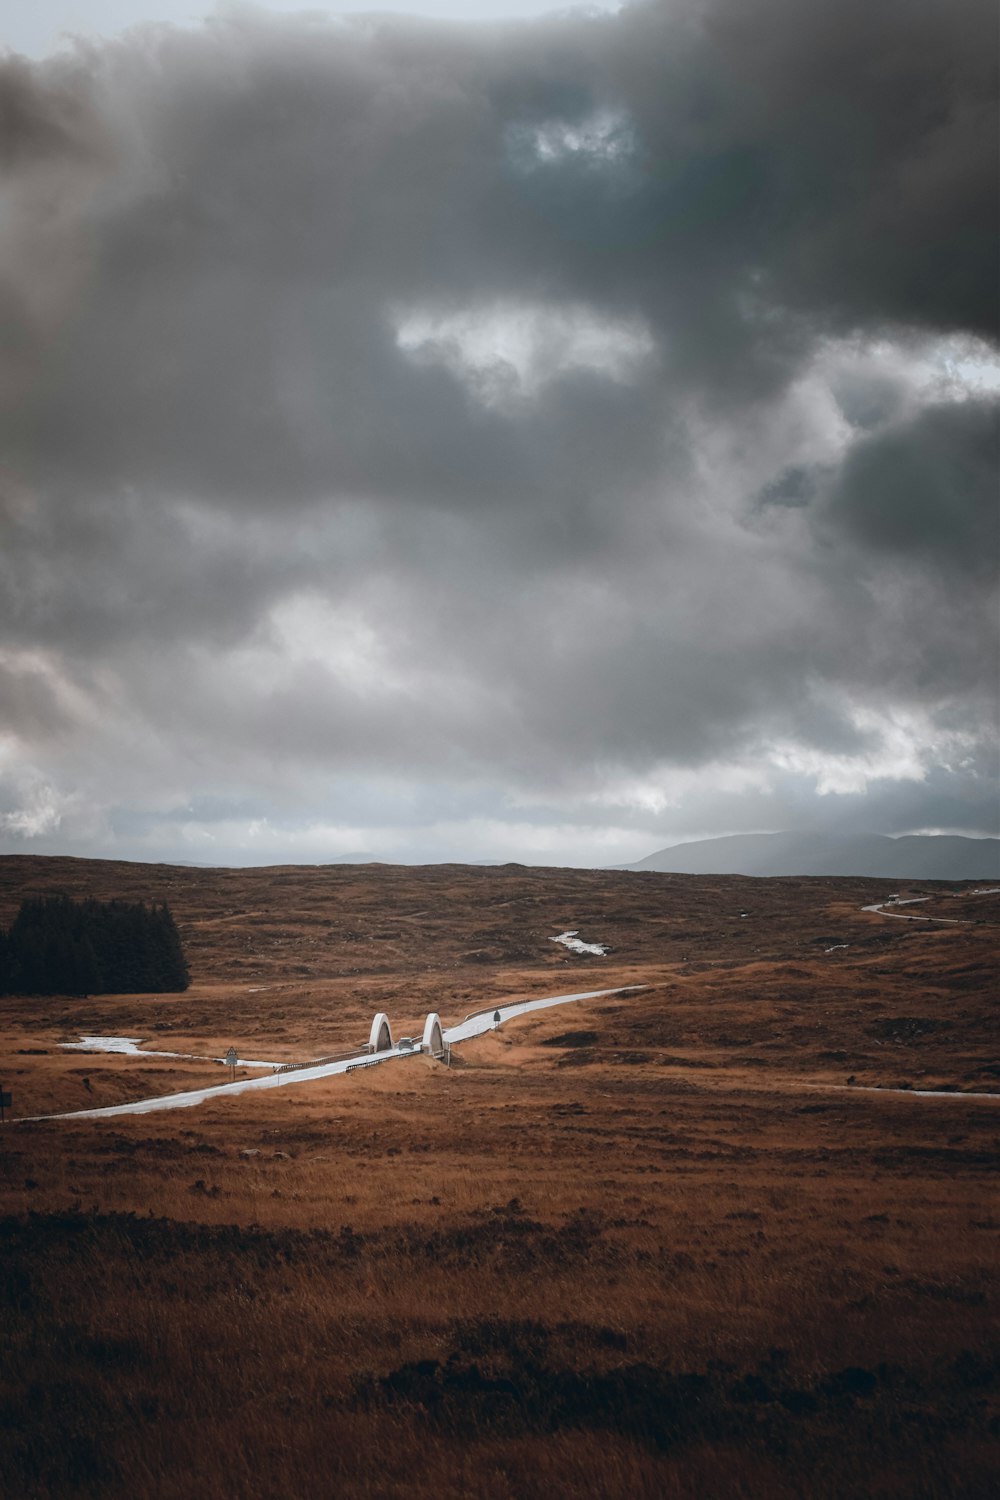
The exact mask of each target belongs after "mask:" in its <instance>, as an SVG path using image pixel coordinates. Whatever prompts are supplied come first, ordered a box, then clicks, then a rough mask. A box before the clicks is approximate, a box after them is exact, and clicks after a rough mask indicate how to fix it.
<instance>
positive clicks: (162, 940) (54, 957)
mask: <svg viewBox="0 0 1000 1500" xmlns="http://www.w3.org/2000/svg"><path fill="white" fill-rule="evenodd" d="M190 982H191V976H190V974H189V973H188V967H187V964H186V962H185V960H184V950H183V948H182V947H181V940H180V937H179V936H178V932H177V927H176V925H175V923H174V919H173V917H172V916H171V914H170V908H169V907H168V906H167V905H165V904H164V905H163V906H149V907H147V906H146V905H145V904H144V903H143V902H142V901H134V902H133V901H72V900H71V899H70V898H69V897H68V896H38V897H33V898H31V899H29V900H27V901H23V902H22V903H21V910H20V911H19V912H18V914H17V916H16V917H15V919H14V923H13V926H12V927H11V928H10V931H9V932H4V931H3V930H2V929H0V994H3V995H102V994H108V993H115V994H139V993H144V992H146V991H155V992H157V993H159V994H162V993H163V992H165V991H173V990H186V989H187V987H188V985H189V983H190Z"/></svg>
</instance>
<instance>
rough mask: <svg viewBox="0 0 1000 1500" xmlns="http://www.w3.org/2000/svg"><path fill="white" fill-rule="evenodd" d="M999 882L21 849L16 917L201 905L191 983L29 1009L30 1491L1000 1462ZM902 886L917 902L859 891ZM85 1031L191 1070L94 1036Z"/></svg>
mask: <svg viewBox="0 0 1000 1500" xmlns="http://www.w3.org/2000/svg"><path fill="white" fill-rule="evenodd" d="M976 889H978V888H977V887H974V886H969V887H966V888H965V889H964V891H963V890H962V888H960V887H956V886H951V885H949V886H944V885H935V884H934V883H926V884H921V885H919V886H914V887H913V888H912V889H911V888H902V887H899V886H895V885H892V884H890V883H888V882H884V881H872V880H848V879H815V880H805V879H802V880H749V879H743V878H740V877H728V876H727V877H723V876H719V877H694V876H671V875H664V874H652V873H650V874H643V873H628V872H612V871H608V872H598V871H585V870H566V869H554V870H542V869H526V868H523V867H519V866H505V867H496V868H492V867H461V866H434V867H425V868H402V867H381V866H361V867H349V866H334V867H296V868H276V869H258V870H208V869H189V868H180V867H171V866H143V865H136V864H115V863H112V862H90V861H80V860H63V859H29V858H13V857H11V858H5V859H0V924H2V925H5V926H6V925H9V923H10V921H11V920H12V918H13V915H14V913H15V912H16V910H17V906H18V903H19V901H20V899H21V897H22V896H24V895H27V894H45V893H52V892H56V891H60V892H64V893H66V894H68V895H71V896H75V897H81V896H96V897H99V898H109V897H112V896H113V897H118V898H121V899H127V900H145V901H151V900H155V901H157V902H160V901H163V900H166V901H168V902H169V904H170V906H171V909H172V911H173V913H174V916H175V918H176V920H177V924H178V927H179V929H180V932H181V936H182V939H183V941H184V945H185V950H186V953H187V956H188V961H189V964H190V968H191V972H192V984H191V987H190V989H189V990H188V991H186V992H185V993H183V994H178V995H157V996H114V995H108V996H99V997H91V998H63V997H56V998H31V997H17V996H13V997H6V998H5V999H3V1001H2V1002H0V1007H2V1009H0V1023H2V1024H0V1037H2V1054H0V1055H2V1059H3V1063H2V1067H3V1073H2V1082H3V1085H4V1087H5V1088H7V1089H9V1090H11V1092H12V1095H13V1115H14V1117H15V1118H14V1119H13V1121H8V1123H7V1125H6V1126H5V1128H4V1129H3V1131H2V1132H0V1148H2V1150H0V1164H2V1171H3V1179H2V1195H3V1196H2V1204H0V1213H2V1216H3V1223H2V1231H3V1233H2V1251H3V1276H2V1277H0V1299H2V1306H3V1312H2V1326H3V1329H4V1360H3V1375H2V1378H0V1388H2V1397H0V1399H2V1408H3V1416H4V1421H3V1435H2V1437H0V1443H2V1445H3V1446H2V1450H0V1473H2V1474H3V1477H4V1493H5V1494H6V1495H8V1496H22V1495H23V1496H25V1497H31V1500H36V1497H37V1500H57V1497H58V1500H62V1497H68V1496H95V1497H101V1500H105V1497H106V1500H126V1497H129V1500H131V1497H134V1496H143V1497H145V1496H149V1497H152V1500H174V1497H177V1500H180V1497H181V1496H184V1497H187V1496H190V1495H191V1494H192V1493H197V1494H199V1495H201V1496H204V1497H206V1500H214V1497H220V1500H221V1497H226V1500H230V1497H232V1500H237V1497H239V1500H277V1497H285V1496H288V1497H296V1500H314V1497H315V1500H323V1497H328V1496H337V1497H345V1500H346V1497H373V1500H374V1497H385V1500H411V1497H413V1500H432V1497H456V1500H457V1497H470V1500H522V1497H524V1500H532V1497H536V1496H538V1497H541V1496H545V1497H546V1500H549V1497H552V1496H561V1495H570V1496H576V1495H580V1496H584V1495H586V1496H599V1497H609V1500H618V1497H623V1500H624V1497H628V1500H659V1497H674V1496H676V1497H684V1500H695V1497H699V1500H701V1497H706V1500H715V1497H718V1500H757V1497H760V1500H765V1497H767V1500H771V1497H775V1500H844V1497H859V1500H860V1497H869V1496H871V1497H885V1500H890V1497H892V1500H903V1497H906V1500H911V1497H913V1500H917V1497H920V1500H937V1497H947V1500H959V1497H973V1496H975V1497H978V1496H983V1497H985V1496H987V1495H991V1494H993V1493H995V1489H996V1483H997V1475H998V1472H1000V1344H998V1340H997V1321H996V1313H997V1277H996V1272H997V1259H998V1245H1000V1201H998V1195H997V1190H996V1176H995V1172H996V1164H997V1159H998V1144H1000V1053H998V1049H997V1045H996V1043H997V1027H996V1013H995V994H996V978H997V958H998V948H1000V941H998V940H1000V893H997V892H993V893H989V894H973V893H972V892H973V891H975V890H976ZM956 892H959V894H956ZM890 896H897V897H899V898H901V899H904V900H913V901H914V903H915V904H913V905H905V906H899V907H888V908H887V913H888V914H886V913H880V912H876V911H865V910H863V908H864V907H865V906H871V905H874V904H876V903H881V902H885V901H887V900H888V898H889V897H890ZM920 897H926V898H927V899H926V900H923V901H920V902H919V903H918V902H917V899H916V898H920ZM917 914H920V916H921V917H922V918H934V919H935V920H934V921H930V920H919V921H918V920H910V919H909V918H910V917H915V916H916V915H917ZM567 931H576V932H578V933H579V936H580V938H581V939H582V940H584V941H585V942H588V943H593V944H600V945H606V946H607V950H608V951H607V952H606V954H604V955H603V956H598V955H596V954H577V953H574V952H572V951H568V950H567V949H566V948H565V947H564V946H562V945H559V944H556V943H553V942H552V941H551V939H552V938H553V937H556V936H558V935H559V934H561V933H564V932H567ZM624 985H636V986H640V985H641V986H643V987H642V988H641V989H635V990H631V991H629V992H627V993H622V994H617V995H603V996H599V997H597V998H595V999H592V1000H587V1001H581V1002H576V1003H573V1004H570V1005H566V1006H560V1007H556V1008H553V1009H551V1010H546V1011H540V1012H537V1013H534V1014H531V1015H527V1016H523V1017H521V1018H519V1019H516V1020H512V1021H509V1022H508V1023H506V1024H505V1025H504V1026H503V1027H502V1028H501V1029H500V1030H498V1031H495V1032H491V1033H489V1034H487V1035H486V1036H483V1037H481V1038H478V1039H476V1040H473V1041H469V1042H467V1043H464V1044H462V1045H461V1046H460V1047H456V1048H455V1050H454V1054H453V1058H452V1066H451V1067H445V1066H444V1065H443V1064H442V1063H439V1062H434V1061H432V1060H430V1059H427V1058H423V1057H413V1058H406V1059H400V1060H398V1061H393V1062H390V1063H386V1064H384V1065H382V1066H380V1067H378V1068H373V1069H369V1070H367V1071H364V1072H360V1073H355V1074H351V1075H349V1076H346V1077H335V1078H329V1079H323V1080H318V1081H315V1082H309V1083H301V1084H290V1085H289V1086H287V1087H282V1088H277V1089H272V1090H266V1091H261V1092H258V1093H248V1094H238V1095H234V1096H231V1097H228V1098H227V1097H223V1098H217V1099H213V1100H211V1101H209V1102H208V1103H206V1104H204V1105H202V1106H200V1107H197V1108H192V1109H181V1110H173V1111H164V1112H159V1113H155V1114H150V1115H148V1116H143V1115H139V1116H125V1117H120V1118H114V1119H104V1120H90V1119H86V1118H82V1119H81V1118H77V1119H74V1118H66V1119H52V1118H49V1119H38V1120H28V1119H26V1118H24V1117H26V1116H47V1115H55V1114H60V1113H64V1112H69V1111H74V1110H83V1109H89V1108H95V1107H102V1106H106V1105H110V1104H116V1103H124V1102H129V1101H133V1100H138V1099H141V1098H145V1097H148V1096H152V1095H162V1094H168V1093H171V1092H174V1091H177V1090H183V1089H191V1088H199V1087H202V1086H207V1085H212V1084H218V1083H221V1082H224V1081H225V1079H226V1077H227V1076H228V1075H227V1073H226V1070H225V1069H224V1068H222V1067H221V1066H220V1065H219V1063H217V1062H215V1061H213V1060H212V1059H213V1058H214V1057H217V1056H220V1055H222V1054H223V1053H224V1052H225V1050H226V1048H227V1047H228V1046H229V1045H231V1044H232V1045H236V1046H237V1047H238V1049H239V1051H240V1055H241V1056H243V1057H248V1058H255V1059H263V1060H269V1061H273V1062H275V1063H279V1062H286V1061H288V1062H292V1061H305V1060H308V1059H314V1058H319V1057H323V1056H327V1055H329V1054H331V1053H335V1052H338V1051H340V1050H342V1049H344V1048H347V1047H350V1046H354V1045H359V1044H361V1043H362V1042H364V1041H365V1040H366V1039H367V1035H368V1028H369V1025H370V1023H371V1018H372V1016H373V1015H374V1013H375V1012H376V1011H382V1010H384V1011H386V1012H387V1013H388V1015H389V1017H390V1019H391V1021H392V1024H393V1030H394V1034H395V1035H396V1036H399V1035H401V1034H402V1035H416V1036H419V1034H420V1030H421V1028H422V1025H423V1020H424V1017H425V1015H426V1014H427V1012H428V1011H430V1010H436V1011H438V1012H439V1013H440V1015H441V1018H442V1021H443V1022H444V1023H445V1025H446V1026H447V1025H451V1024H453V1023H455V1022H456V1021H458V1020H461V1019H462V1018H463V1017H464V1016H465V1015H466V1014H467V1013H469V1012H471V1011H474V1010H478V1009H481V1008H484V1007H488V1006H493V1005H495V1004H499V1003H503V1002H509V1001H513V1000H522V999H527V998H531V997H535V996H539V997H540V996H545V995H556V994H561V993H566V992H571V991H578V990H596V989H612V988H614V987H616V986H624ZM84 1035H115V1036H129V1037H137V1038H142V1045H143V1047H145V1048H146V1049H149V1050H158V1051H165V1052H171V1051H172V1052H178V1053H184V1054H192V1056H190V1057H187V1056H184V1057H155V1056H147V1057H136V1056H126V1055H114V1054H107V1053H85V1052H80V1051H67V1050H65V1048H64V1046H63V1044H64V1043H67V1042H74V1041H77V1040H78V1039H79V1038H80V1037H81V1036H84ZM237 1076H242V1077H246V1076H251V1075H250V1074H249V1073H248V1072H246V1071H245V1070H239V1071H238V1075H237ZM849 1080H851V1081H850V1082H849ZM921 1090H927V1091H931V1092H932V1094H933V1095H937V1096H936V1097H934V1096H932V1097H925V1096H924V1095H922V1094H921V1093H919V1092H918V1091H921ZM977 1095H988V1096H991V1097H974V1096H977Z"/></svg>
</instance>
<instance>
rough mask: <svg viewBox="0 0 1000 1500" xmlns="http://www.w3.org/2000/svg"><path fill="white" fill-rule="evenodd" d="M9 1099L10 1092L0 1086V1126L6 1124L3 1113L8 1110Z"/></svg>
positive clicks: (9, 1105)
mask: <svg viewBox="0 0 1000 1500" xmlns="http://www.w3.org/2000/svg"><path fill="white" fill-rule="evenodd" d="M11 1097H12V1096H11V1093H10V1090H9V1089H5V1088H4V1087H3V1085H2V1084H0V1125H4V1124H6V1115H5V1114H4V1111H5V1110H8V1109H10V1107H11Z"/></svg>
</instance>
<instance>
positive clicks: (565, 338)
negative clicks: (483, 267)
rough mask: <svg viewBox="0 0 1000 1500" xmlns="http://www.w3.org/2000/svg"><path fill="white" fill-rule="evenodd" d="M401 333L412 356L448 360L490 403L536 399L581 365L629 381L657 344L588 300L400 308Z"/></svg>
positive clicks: (634, 323)
mask: <svg viewBox="0 0 1000 1500" xmlns="http://www.w3.org/2000/svg"><path fill="white" fill-rule="evenodd" d="M395 335H396V343H397V345H398V347H399V348H400V349H401V350H402V351H403V352H404V353H405V354H407V355H409V356H410V357H411V358H413V359H415V360H418V361H419V362H421V363H425V364H439V365H442V366H444V368H445V369H447V370H448V371H450V372H451V374H453V375H454V376H455V377H456V378H457V379H459V380H461V381H462V382H463V383H464V384H465V385H466V386H467V387H468V388H469V389H470V390H471V391H472V393H473V394H474V395H475V396H476V397H477V399H478V400H480V401H481V402H482V403H483V404H484V405H486V406H500V405H503V404H505V403H507V402H509V401H511V400H518V399H522V400H531V399H533V398H535V397H537V396H538V394H539V393H540V392H541V391H542V390H543V388H544V387H545V386H546V385H548V384H549V383H550V382H551V381H553V380H557V379H558V378H559V377H560V376H563V375H566V374H569V373H571V372H574V371H583V370H587V371H590V372H592V373H593V374H596V375H599V376H601V377H603V378H604V379H606V380H612V381H615V382H617V383H619V384H627V383H629V382H630V381H632V380H634V379H635V378H636V377H637V376H638V375H639V373H640V371H641V368H642V366H643V364H644V363H645V361H646V360H648V359H649V358H650V356H651V355H652V353H653V351H654V348H655V344H654V341H653V338H652V335H651V334H650V331H649V329H648V328H647V327H646V326H645V325H644V324H643V323H641V322H640V321H638V320H628V319H622V318H613V317H609V316H607V315H604V314H602V313H600V312H598V311H596V310H595V309H593V308H589V307H586V306H583V305H582V304H571V305H569V306H558V307H554V306H546V305H544V304H539V303H535V304H532V303H503V302H500V303H494V304H492V305H486V306H477V307H467V308H447V309H444V308H428V307H418V308H408V309H400V310H399V311H398V312H397V315H396V318H395Z"/></svg>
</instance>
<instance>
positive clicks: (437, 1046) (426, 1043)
mask: <svg viewBox="0 0 1000 1500" xmlns="http://www.w3.org/2000/svg"><path fill="white" fill-rule="evenodd" d="M420 1050H421V1052H426V1053H428V1055H429V1056H430V1057H444V1055H445V1045H444V1034H443V1032H442V1030H441V1017H440V1016H439V1015H438V1013H437V1011H436V1010H432V1011H431V1013H430V1015H429V1016H428V1017H427V1020H426V1021H425V1022H424V1035H423V1039H422V1040H421V1043H420Z"/></svg>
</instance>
